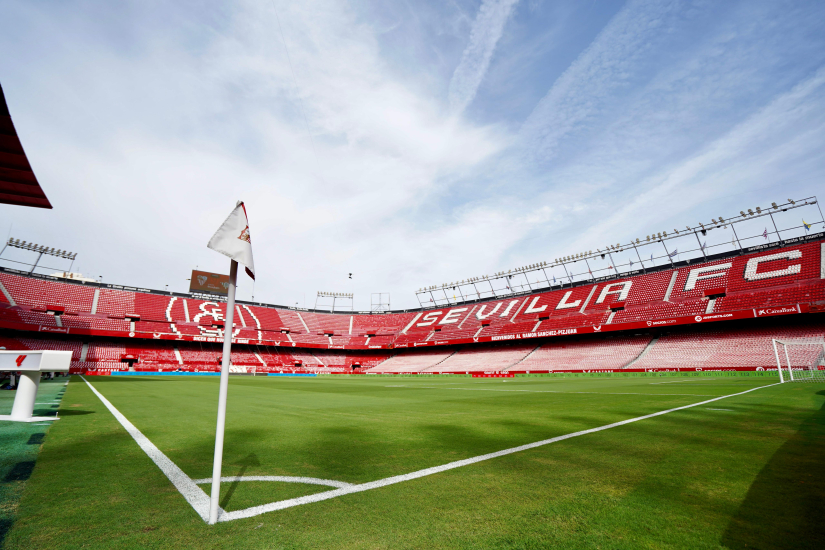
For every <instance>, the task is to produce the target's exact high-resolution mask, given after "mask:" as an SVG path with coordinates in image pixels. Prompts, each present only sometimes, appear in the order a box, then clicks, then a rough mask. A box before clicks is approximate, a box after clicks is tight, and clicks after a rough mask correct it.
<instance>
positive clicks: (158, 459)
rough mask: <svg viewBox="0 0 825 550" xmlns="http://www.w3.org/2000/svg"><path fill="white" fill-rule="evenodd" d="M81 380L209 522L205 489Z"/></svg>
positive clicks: (196, 510)
mask: <svg viewBox="0 0 825 550" xmlns="http://www.w3.org/2000/svg"><path fill="white" fill-rule="evenodd" d="M80 378H82V379H83V381H84V382H86V385H87V386H89V388H90V389H91V390H92V391H93V392H94V394H95V395H96V396H97V397H98V399H100V401H102V402H103V404H104V405H106V408H107V409H109V412H111V413H112V414H113V415H114V417H115V418H117V421H118V422H120V424H121V425H122V426H123V427H124V428H126V431H127V432H129V435H131V436H132V438H133V439H134V440H135V442H136V443H137V444H138V446H139V447H140V448H141V449H143V452H144V453H146V454H147V455H148V456H149V458H151V459H152V462H154V463H155V464H156V465H157V467H158V468H160V471H161V472H163V473H164V475H165V476H166V477H168V478H169V481H171V482H172V485H174V486H175V489H177V490H178V491H179V492H180V494H182V495H183V498H185V499H186V502H188V503H189V504H190V505H191V506H192V508H194V509H195V512H197V513H198V515H199V516H200V517H201V519H202V520H203V521H208V520H209V496H207V494H206V493H204V492H203V489H201V488H200V487H198V486H197V485H195V483H193V482H192V479H191V478H190V477H189V476H188V475H186V474H185V473H183V470H181V469H180V468H178V465H177V464H175V463H174V462H172V461H171V460H169V457H167V456H166V455H165V454H163V453H162V452H161V450H160V449H158V448H157V447H155V445H154V443H152V442H151V441H149V439H148V438H147V437H146V436H145V435H143V434H142V433H141V432H140V430H138V429H137V428H135V426H134V424H132V423H131V422H129V421H128V420H127V419H126V417H125V416H123V415H122V414H121V413H120V411H119V410H117V409H116V408H115V406H114V405H112V404H111V403H109V400H108V399H106V398H105V397H103V395H102V394H101V393H100V392H99V391H97V390H96V389H95V387H94V386H92V385H91V384H89V381H88V380H86V377H85V376H82V375H81V377H80ZM222 512H223V510H220V509H219V511H218V513H219V514H220V513H222Z"/></svg>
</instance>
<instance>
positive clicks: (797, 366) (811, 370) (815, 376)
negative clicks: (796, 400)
mask: <svg viewBox="0 0 825 550" xmlns="http://www.w3.org/2000/svg"><path fill="white" fill-rule="evenodd" d="M773 351H774V354H775V355H776V366H777V370H778V372H779V381H780V382H781V383H784V382H786V381H788V382H825V366H823V364H822V363H823V359H825V339H823V338H794V339H786V340H778V339H776V338H774V339H773ZM783 360H784V362H783ZM785 368H787V370H788V373H787V375H785V374H784V373H783V372H782V371H783V369H785Z"/></svg>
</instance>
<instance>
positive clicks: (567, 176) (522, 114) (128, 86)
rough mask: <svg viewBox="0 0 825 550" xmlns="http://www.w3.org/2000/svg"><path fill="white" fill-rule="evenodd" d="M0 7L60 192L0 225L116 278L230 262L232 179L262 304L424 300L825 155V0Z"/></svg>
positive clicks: (6, 66) (12, 58)
mask: <svg viewBox="0 0 825 550" xmlns="http://www.w3.org/2000/svg"><path fill="white" fill-rule="evenodd" d="M0 9H2V13H3V17H2V18H0V48H2V51H4V52H8V53H7V54H6V55H3V56H2V57H0V83H2V84H3V88H4V91H5V94H6V99H7V101H8V103H9V108H10V110H11V113H12V117H13V120H14V122H15V124H16V126H17V129H18V132H19V134H20V135H21V139H22V142H23V145H24V147H25V149H26V152H27V154H28V156H29V159H30V160H31V162H32V165H33V167H34V170H35V173H36V174H37V176H38V178H39V180H40V182H41V184H42V186H43V187H44V189H45V190H46V192H47V194H48V196H49V198H50V199H51V201H52V203H53V204H54V205H55V209H54V210H52V211H34V210H32V209H24V208H21V207H15V206H7V205H0V230H2V232H3V233H4V235H3V236H4V237H5V233H7V232H8V231H9V230H11V235H12V236H13V237H17V238H20V239H25V240H28V241H34V242H39V243H41V244H47V245H49V246H55V247H58V248H64V249H69V250H73V251H76V252H78V260H77V262H76V267H77V268H78V269H79V270H80V271H82V272H83V273H84V274H87V275H91V276H95V277H97V276H100V275H102V276H103V280H104V282H112V283H121V284H130V285H138V286H144V287H150V288H160V289H163V288H164V287H165V285H167V284H168V285H169V288H170V290H179V291H182V290H185V289H186V288H187V285H188V283H187V282H186V280H185V279H187V278H188V277H189V271H190V270H191V269H192V268H194V267H195V266H198V267H199V268H200V269H206V270H211V271H221V272H225V271H227V269H228V268H227V266H226V265H225V264H226V262H225V261H224V258H223V257H222V256H219V255H218V254H216V253H214V252H212V251H209V250H208V249H206V242H207V241H208V240H209V237H210V236H211V234H212V233H213V232H214V230H215V229H216V228H217V226H218V225H219V224H220V222H221V221H222V220H223V218H224V217H225V216H226V215H227V214H228V213H229V211H230V210H231V208H232V206H233V205H234V201H235V200H237V199H242V200H244V201H246V203H247V207H248V212H249V216H250V223H251V232H252V239H253V248H254V253H255V257H256V258H255V259H256V267H257V269H258V271H259V272H260V275H259V278H258V281H257V283H256V287H255V298H256V300H261V301H266V302H269V303H276V304H284V305H294V304H295V303H296V302H298V304H299V305H303V304H304V303H306V304H307V305H308V306H311V305H312V304H313V303H314V297H315V292H316V291H319V290H321V291H338V292H353V293H355V295H356V300H355V305H356V308H358V309H366V308H368V307H369V302H370V293H371V292H378V291H385V292H386V291H389V292H391V293H392V304H393V307H394V308H401V307H411V306H413V305H415V304H416V301H415V298H414V291H415V290H416V289H418V288H420V287H422V286H425V285H429V284H438V283H442V282H448V281H453V280H458V279H463V278H467V277H470V276H479V275H484V274H488V273H493V272H495V271H499V270H506V269H509V268H512V267H517V266H521V265H526V264H529V263H535V262H539V261H544V260H552V259H553V258H556V257H559V256H562V255H565V254H573V253H576V252H579V251H582V250H587V249H596V248H597V247H602V246H603V245H604V244H606V243H618V242H626V241H627V240H629V239H631V238H635V237H638V236H640V235H641V236H643V235H644V234H645V233H650V232H652V231H657V230H659V231H660V230H661V229H662V228H667V227H670V226H678V227H683V226H685V225H686V224H690V225H693V224H695V223H696V222H698V221H706V222H707V221H709V219H710V218H711V217H712V216H713V217H715V216H718V215H720V214H721V215H725V216H730V215H731V214H735V213H736V212H738V211H739V210H740V209H742V208H748V207H751V208H753V207H756V206H762V207H765V206H767V205H768V204H769V203H770V202H771V201H774V200H780V199H781V200H784V199H785V198H787V197H792V198H794V197H796V198H798V197H805V196H809V195H812V194H817V193H818V192H819V188H820V187H821V185H820V184H821V182H822V181H823V176H825V158H824V157H823V151H825V148H823V144H825V33H822V32H821V28H820V24H821V21H823V20H825V4H823V3H822V2H816V1H811V2H792V1H790V2H760V1H758V0H749V1H746V2H745V1H743V2H736V1H725V2H709V1H692V2H691V1H655V0H646V1H628V2H619V1H604V2H603V1H598V0H596V1H592V2H591V1H578V2H537V1H516V0H495V1H483V2H477V1H474V2H469V1H463V0H454V1H452V0H451V1H447V2H443V1H441V2H421V1H419V2H409V1H397V2H378V1H372V2H333V1H328V2H321V1H315V0H308V1H304V2H300V3H291V2H282V1H280V0H275V1H274V2H271V1H266V0H261V1H254V2H253V1H239V2H221V3H211V4H210V3H201V2H189V3H187V2H178V3H168V2H128V1H124V2H116V3H113V2H96V1H91V0H88V1H85V2H71V1H64V2H36V3H35V2H26V1H15V0H5V1H4V2H3V4H2V7H1V8H0ZM3 257H10V258H12V257H13V258H16V259H22V258H23V256H13V255H9V253H8V252H7V253H5V254H4V256H3ZM55 262H56V261H52V263H51V264H49V265H53V266H55V267H63V264H61V263H59V262H57V263H55ZM3 265H10V264H8V263H4V264H3ZM350 272H352V273H353V274H354V275H353V279H352V280H349V279H348V278H347V274H348V273H350ZM251 293H252V286H251V285H250V284H249V283H248V282H247V281H245V280H244V281H241V286H240V289H239V296H240V297H241V298H244V299H248V298H249V297H250V296H251Z"/></svg>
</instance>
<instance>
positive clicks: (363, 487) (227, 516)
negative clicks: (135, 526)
mask: <svg viewBox="0 0 825 550" xmlns="http://www.w3.org/2000/svg"><path fill="white" fill-rule="evenodd" d="M777 385H779V382H777V383H775V384H768V385H765V386H759V387H756V388H751V389H749V390H745V391H742V392H739V393H732V394H730V395H723V396H721V397H716V398H714V399H708V400H706V401H700V402H699V403H693V404H692V405H684V406H682V407H676V408H673V409H668V410H665V411H659V412H655V413H652V414H646V415H644V416H638V417H636V418H630V419H628V420H622V421H620V422H614V423H612V424H606V425H604V426H599V427H598V428H590V429H589V430H582V431H579V432H574V433H570V434H566V435H560V436H558V437H553V438H550V439H544V440H542V441H536V442H535V443H528V444H526V445H519V446H518V447H512V448H510V449H504V450H503V451H496V452H494V453H487V454H484V455H479V456H476V457H473V458H466V459H464V460H456V461H455V462H450V463H448V464H443V465H441V466H434V467H432V468H425V469H423V470H418V471H417V472H411V473H409V474H402V475H398V476H392V477H387V478H384V479H379V480H377V481H370V482H368V483H361V484H359V485H353V486H351V487H345V488H342V489H335V490H333V491H326V492H323V493H315V494H313V495H307V496H303V497H298V498H291V499H288V500H281V501H279V502H273V503H270V504H264V505H261V506H253V507H251V508H246V509H244V510H236V511H234V512H223V513H222V514H221V515H220V516H219V517H218V521H232V520H236V519H243V518H250V517H254V516H258V515H261V514H265V513H267V512H274V511H276V510H283V509H285V508H292V507H294V506H301V505H303V504H311V503H313V502H321V501H323V500H329V499H331V498H336V497H340V496H344V495H349V494H352V493H360V492H363V491H369V490H372V489H378V488H381V487H386V486H388V485H394V484H396V483H403V482H405V481H411V480H413V479H418V478H421V477H425V476H430V475H433V474H438V473H441V472H445V471H447V470H453V469H455V468H461V467H463V466H469V465H470V464H476V463H478V462H482V461H485V460H490V459H493V458H499V457H502V456H506V455H510V454H513V453H519V452H521V451H527V450H529V449H535V448H536V447H543V446H544V445H549V444H551V443H557V442H559V441H564V440H566V439H571V438H574V437H579V436H582V435H587V434H592V433H596V432H601V431H604V430H609V429H610V428H617V427H619V426H624V425H626V424H631V423H633V422H639V421H640V420H647V419H648V418H655V417H657V416H662V415H664V414H669V413H672V412H676V411H682V410H685V409H691V408H693V407H699V406H701V405H707V404H708V403H713V402H715V401H719V400H721V399H727V398H729V397H736V396H739V395H745V394H746V393H750V392H752V391H756V390H759V389H762V388H769V387H771V386H777Z"/></svg>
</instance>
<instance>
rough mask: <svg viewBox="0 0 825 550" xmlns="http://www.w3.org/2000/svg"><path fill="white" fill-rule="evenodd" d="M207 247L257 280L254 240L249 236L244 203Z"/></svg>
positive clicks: (239, 203) (235, 210) (231, 215)
mask: <svg viewBox="0 0 825 550" xmlns="http://www.w3.org/2000/svg"><path fill="white" fill-rule="evenodd" d="M206 246H207V247H209V248H211V249H212V250H215V251H216V252H220V253H221V254H223V255H224V256H229V257H230V258H232V259H233V260H235V261H236V262H238V263H239V264H241V265H243V266H244V267H245V268H246V273H247V275H249V276H250V277H252V278H253V279H254V278H255V264H254V262H253V261H252V240H251V239H250V236H249V219H248V218H247V216H246V207H245V206H244V204H243V203H242V202H238V204H237V205H235V208H234V210H232V213H231V214H229V217H228V218H226V220H225V221H224V222H223V224H222V225H221V226H220V228H218V230H217V231H216V232H215V234H214V235H213V236H212V238H211V239H210V240H209V244H207V245H206Z"/></svg>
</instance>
